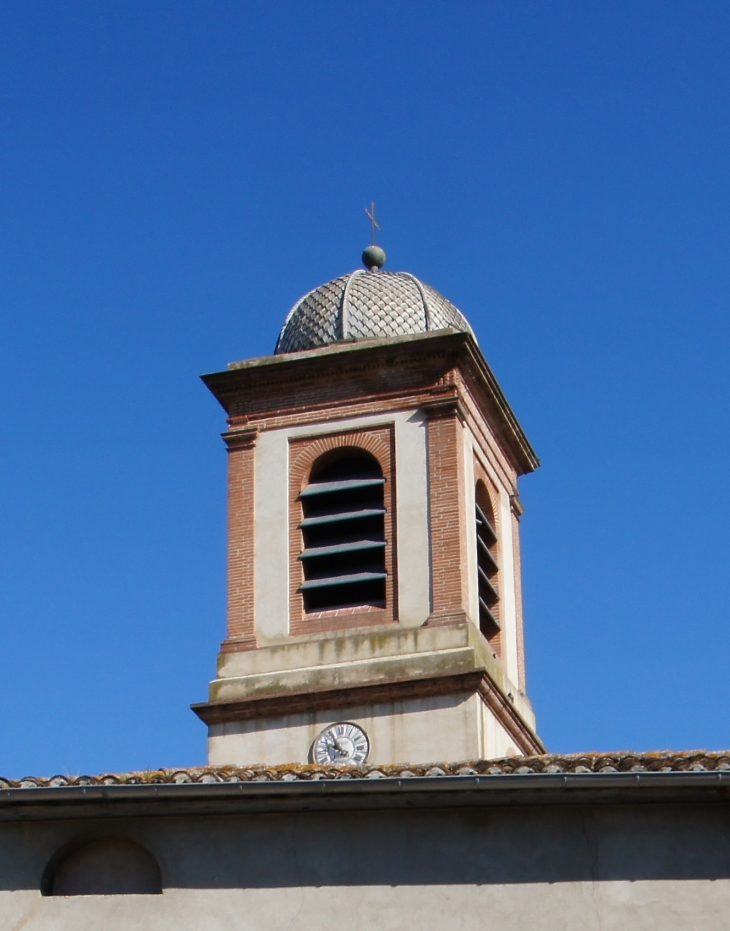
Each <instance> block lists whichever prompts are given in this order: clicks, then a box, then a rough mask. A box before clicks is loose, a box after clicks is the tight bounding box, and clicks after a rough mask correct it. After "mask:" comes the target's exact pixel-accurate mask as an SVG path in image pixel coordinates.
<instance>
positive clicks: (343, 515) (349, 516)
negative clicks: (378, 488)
mask: <svg viewBox="0 0 730 931" xmlns="http://www.w3.org/2000/svg"><path fill="white" fill-rule="evenodd" d="M383 514H385V508H370V509H366V508H363V509H362V510H360V511H340V512H333V513H332V514H323V515H322V516H321V517H305V518H304V520H303V521H302V522H301V523H300V524H299V526H300V527H316V526H317V525H318V524H337V523H340V522H341V521H343V520H359V519H361V518H363V517H382V516H383Z"/></svg>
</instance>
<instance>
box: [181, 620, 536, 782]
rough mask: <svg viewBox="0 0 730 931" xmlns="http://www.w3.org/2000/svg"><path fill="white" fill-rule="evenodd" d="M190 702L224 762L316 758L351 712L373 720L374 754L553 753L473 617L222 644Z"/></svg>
mask: <svg viewBox="0 0 730 931" xmlns="http://www.w3.org/2000/svg"><path fill="white" fill-rule="evenodd" d="M193 709H194V710H195V712H196V713H197V714H198V715H199V716H200V717H201V718H202V719H203V721H205V722H206V723H207V724H208V730H209V761H210V763H211V765H216V766H223V765H237V766H241V765H256V764H266V765H269V766H271V765H277V764H284V763H308V762H311V761H312V752H313V746H314V743H315V741H316V740H317V738H318V736H319V735H320V734H321V733H322V731H323V730H324V729H325V728H326V727H328V726H329V725H331V724H335V723H337V722H343V721H346V722H352V723H354V724H356V725H358V726H359V727H360V728H362V730H364V731H365V733H366V734H367V737H368V740H369V744H370V754H369V757H368V762H369V763H371V764H375V765H389V764H396V763H414V764H415V763H427V762H434V761H440V760H459V759H462V760H468V759H485V758H487V759H488V758H490V757H504V756H510V755H520V754H532V753H541V752H544V747H543V745H542V742H541V741H540V739H539V738H538V737H537V735H536V733H535V719H534V715H533V713H532V708H531V706H530V704H529V702H528V701H527V699H526V698H525V696H524V695H522V694H521V693H519V692H518V691H517V689H516V687H515V686H514V685H513V684H512V683H511V682H510V681H509V680H508V679H507V677H506V676H505V674H504V672H503V670H502V667H501V665H500V664H499V663H498V661H497V660H496V658H495V657H494V655H493V653H492V652H491V650H490V648H489V644H488V643H487V642H486V641H485V640H484V639H483V638H482V637H481V635H480V634H479V632H478V631H477V630H476V628H475V627H474V625H473V624H471V623H469V622H468V621H467V622H463V623H458V624H449V625H444V626H437V627H428V626H425V627H421V628H418V629H415V630H413V629H410V630H408V629H404V628H402V627H400V626H399V625H392V626H390V625H389V626H388V627H384V626H378V627H376V628H370V629H360V630H358V631H357V632H356V633H355V632H349V633H348V634H347V635H346V636H345V635H344V632H331V633H327V634H321V635H316V636H308V637H306V638H305V637H302V638H296V637H293V638H289V640H287V642H286V643H282V644H279V645H274V646H269V647H263V648H259V649H257V650H252V651H245V652H240V653H221V654H220V656H219V669H218V678H217V679H215V680H214V681H213V682H212V683H211V687H210V701H209V702H206V703H204V704H200V705H194V706H193Z"/></svg>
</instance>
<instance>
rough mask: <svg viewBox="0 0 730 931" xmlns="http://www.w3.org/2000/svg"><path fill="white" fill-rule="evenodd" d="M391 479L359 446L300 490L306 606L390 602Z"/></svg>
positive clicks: (316, 473) (381, 604) (309, 608)
mask: <svg viewBox="0 0 730 931" xmlns="http://www.w3.org/2000/svg"><path fill="white" fill-rule="evenodd" d="M384 486H385V479H384V478H383V471H382V469H381V468H380V465H379V464H378V462H377V460H375V459H374V458H373V457H372V456H369V455H367V454H365V453H362V452H360V451H359V450H358V451H352V452H350V453H349V454H345V455H343V456H340V458H337V459H335V460H334V461H332V460H331V459H330V460H329V461H328V462H327V463H326V464H325V465H324V466H323V467H322V468H320V469H316V468H315V469H314V470H313V471H312V476H311V478H310V481H309V484H308V485H307V487H306V488H305V489H304V490H303V491H302V492H301V494H300V495H299V500H300V501H301V504H302V515H303V519H302V522H301V524H300V525H299V526H300V528H301V531H302V538H303V543H304V548H303V550H302V552H301V554H300V556H299V558H300V559H301V561H302V566H303V569H304V583H303V584H302V586H301V589H300V591H301V592H302V597H303V599H304V610H305V611H309V612H312V611H328V610H336V609H338V608H351V607H363V606H368V605H369V606H373V607H380V608H383V607H385V579H386V577H387V572H386V570H385V505H384V500H385V499H384Z"/></svg>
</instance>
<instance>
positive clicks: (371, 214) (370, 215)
mask: <svg viewBox="0 0 730 931" xmlns="http://www.w3.org/2000/svg"><path fill="white" fill-rule="evenodd" d="M365 213H366V214H367V215H368V218H369V219H370V227H371V232H372V237H373V245H375V230H379V229H380V225H379V224H378V221H377V220H376V219H375V201H374V200H372V201H370V209H369V210H368V208H367V207H366V208H365Z"/></svg>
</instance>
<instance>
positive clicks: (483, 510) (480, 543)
mask: <svg viewBox="0 0 730 931" xmlns="http://www.w3.org/2000/svg"><path fill="white" fill-rule="evenodd" d="M475 516H476V526H477V575H478V580H479V629H480V630H481V632H482V633H483V634H484V636H485V637H486V638H487V640H489V641H490V643H494V641H495V639H496V638H498V637H499V631H500V625H499V586H498V578H497V576H498V572H499V566H498V564H497V532H496V530H495V522H494V511H493V509H492V503H491V500H490V498H489V493H488V491H487V489H486V488H485V486H484V483H483V482H478V483H477V487H476V515H475Z"/></svg>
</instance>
